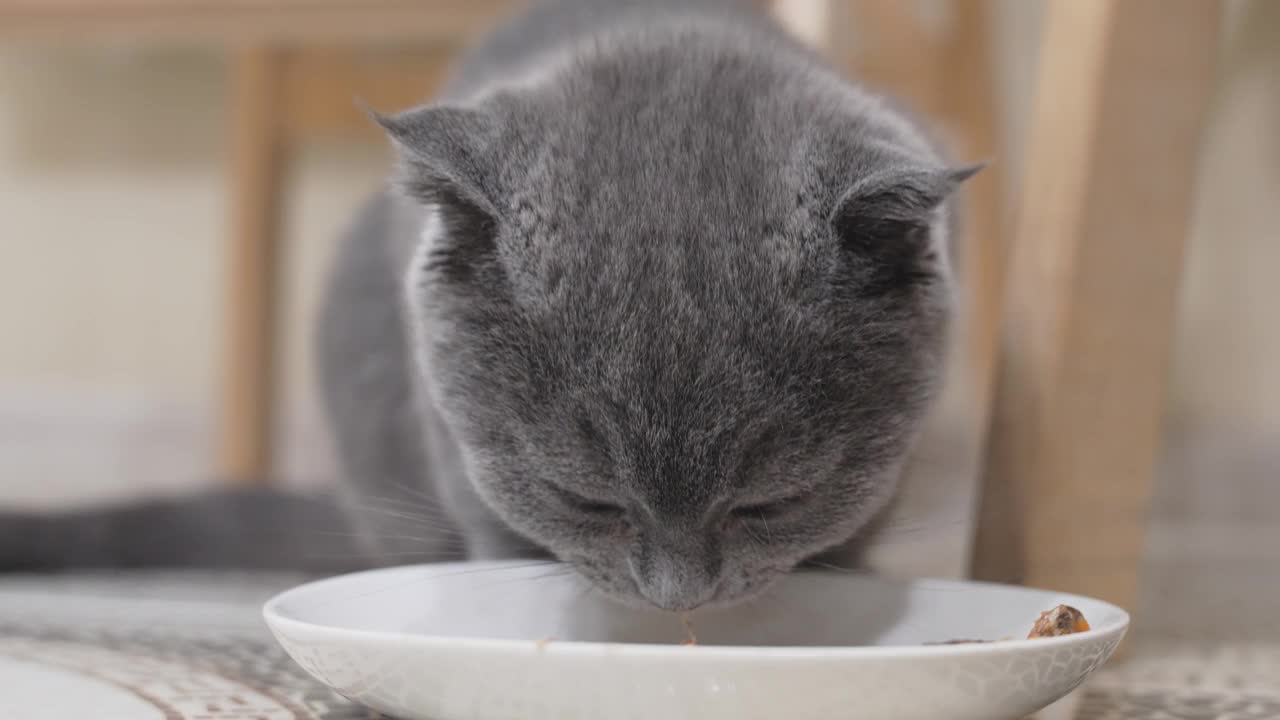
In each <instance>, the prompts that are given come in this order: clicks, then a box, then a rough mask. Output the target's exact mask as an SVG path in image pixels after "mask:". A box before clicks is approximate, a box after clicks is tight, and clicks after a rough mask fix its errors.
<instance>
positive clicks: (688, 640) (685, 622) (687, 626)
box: [680, 613, 698, 647]
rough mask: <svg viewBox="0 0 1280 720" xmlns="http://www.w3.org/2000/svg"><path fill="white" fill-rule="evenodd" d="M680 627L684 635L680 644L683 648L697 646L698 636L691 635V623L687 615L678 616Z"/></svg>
mask: <svg viewBox="0 0 1280 720" xmlns="http://www.w3.org/2000/svg"><path fill="white" fill-rule="evenodd" d="M680 625H681V627H683V628H684V634H685V639H684V642H682V643H680V644H681V645H684V646H685V647H692V646H694V645H697V644H698V636H697V635H695V634H694V633H693V621H692V620H691V619H689V616H688V615H685V614H684V613H681V614H680Z"/></svg>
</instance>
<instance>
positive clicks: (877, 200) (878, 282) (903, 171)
mask: <svg viewBox="0 0 1280 720" xmlns="http://www.w3.org/2000/svg"><path fill="white" fill-rule="evenodd" d="M983 167H984V165H970V166H966V167H960V168H921V167H903V168H893V169H889V170H883V171H879V172H876V173H873V174H871V175H869V176H867V177H866V178H863V179H862V180H860V181H858V182H857V183H856V184H855V185H854V186H853V187H852V188H850V189H849V190H848V191H846V192H845V194H844V195H843V196H841V197H840V199H839V201H837V202H836V205H835V211H834V212H833V213H832V216H831V226H832V229H833V230H834V231H835V234H836V238H837V240H838V241H839V243H840V245H841V247H842V249H843V250H844V251H845V252H846V253H847V254H848V256H849V257H850V258H851V259H852V260H853V261H854V262H855V263H856V264H857V265H858V266H859V267H860V269H862V270H864V271H865V272H866V275H867V277H866V280H867V283H866V287H865V288H864V289H865V290H866V291H867V292H869V293H873V294H880V293H883V292H887V291H890V290H892V289H895V288H903V287H908V286H910V285H914V284H917V283H920V282H922V281H928V280H930V279H932V278H933V277H935V276H936V273H937V270H938V268H939V266H940V261H941V253H943V252H945V249H943V248H939V247H935V246H934V244H935V242H936V240H937V239H936V238H935V237H934V235H933V232H932V226H933V225H934V222H935V219H936V215H937V212H936V211H937V210H938V208H939V207H940V206H941V205H942V203H943V202H944V201H945V200H946V199H947V198H948V197H949V196H950V195H951V194H952V193H954V192H955V191H956V189H957V188H959V187H960V185H961V184H962V183H963V182H964V181H965V180H968V179H969V178H971V177H973V176H974V175H976V174H977V173H978V171H980V170H982V168H983Z"/></svg>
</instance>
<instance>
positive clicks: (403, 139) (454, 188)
mask: <svg viewBox="0 0 1280 720" xmlns="http://www.w3.org/2000/svg"><path fill="white" fill-rule="evenodd" d="M369 114H370V116H371V117H372V118H373V119H374V121H375V122H377V123H378V124H379V125H381V126H382V128H383V130H385V131H386V132H387V136H388V137H390V138H391V141H392V144H393V145H394V146H395V148H396V151H397V154H398V156H399V159H400V173H399V176H398V177H397V184H398V185H399V187H400V189H401V191H402V192H404V193H405V194H406V195H408V196H410V197H412V198H413V199H415V200H418V201H419V202H423V203H427V204H431V205H444V206H451V205H457V204H465V205H467V206H469V209H471V210H474V211H479V212H482V213H484V214H486V215H490V216H492V215H493V213H494V206H493V202H492V198H493V197H495V196H496V195H495V193H496V192H497V189H496V188H495V187H494V184H495V181H496V178H497V172H496V167H495V164H494V161H493V155H494V152H493V149H494V145H495V143H496V142H497V139H498V137H499V136H500V134H501V127H500V124H499V122H498V119H497V118H496V117H494V116H493V114H492V113H491V112H489V111H487V110H485V109H483V108H471V107H455V106H449V105H425V106H422V107H419V108H414V109H412V110H406V111H404V112H401V113H397V114H395V115H382V114H379V113H376V112H373V111H369Z"/></svg>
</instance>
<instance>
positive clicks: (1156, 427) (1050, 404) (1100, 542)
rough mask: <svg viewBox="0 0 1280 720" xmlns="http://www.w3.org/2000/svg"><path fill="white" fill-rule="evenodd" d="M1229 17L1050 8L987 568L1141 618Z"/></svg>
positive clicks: (1154, 9)
mask: <svg viewBox="0 0 1280 720" xmlns="http://www.w3.org/2000/svg"><path fill="white" fill-rule="evenodd" d="M1221 15H1222V6H1221V4H1220V3H1219V2H1217V1H1215V0H1125V1H1124V2H1115V1H1114V0H1050V3H1049V14H1048V25H1047V32H1046V37H1045V40H1044V44H1043V46H1042V47H1043V48H1044V49H1043V56H1042V58H1041V67H1040V81H1039V86H1038V87H1039V92H1038V95H1039V96H1038V98H1037V100H1036V105H1035V109H1034V114H1033V118H1032V123H1031V129H1030V141H1029V142H1030V146H1029V149H1028V154H1027V163H1028V169H1027V172H1026V175H1025V189H1024V192H1023V197H1022V203H1023V204H1022V209H1021V213H1020V217H1019V221H1018V224H1017V229H1016V233H1015V234H1014V236H1013V244H1012V246H1011V248H1010V250H1011V256H1010V260H1009V273H1008V277H1007V282H1006V287H1007V293H1006V300H1005V303H1004V306H1005V315H1004V324H1003V328H1002V336H1003V341H1002V343H1001V349H1000V353H999V358H998V370H997V380H996V389H995V397H994V412H993V424H992V428H991V433H990V436H989V441H988V457H987V469H986V478H985V483H986V487H985V495H984V497H983V501H982V507H981V512H980V523H979V530H978V537H977V543H976V548H975V550H976V554H975V561H974V573H975V575H977V576H978V577H980V578H984V579H994V580H1002V581H1021V582H1025V583H1027V584H1030V585H1036V586H1043V587H1048V588H1054V589H1061V590H1068V591H1073V592H1079V593H1084V594H1088V595H1094V596H1097V597H1101V598H1105V599H1107V600H1111V601H1114V602H1116V603H1119V604H1121V605H1124V606H1128V607H1132V606H1133V605H1134V600H1135V596H1136V592H1137V570H1138V563H1139V560H1140V555H1141V551H1142V544H1143V543H1142V541H1143V536H1144V533H1145V529H1146V527H1145V525H1146V523H1145V518H1146V513H1147V506H1148V500H1149V495H1150V488H1151V480H1152V475H1153V473H1154V468H1155V462H1156V457H1157V453H1158V451H1159V448H1160V435H1161V421H1162V414H1163V408H1164V401H1165V395H1166V393H1167V387H1166V379H1167V377H1168V367H1169V351H1170V344H1171V342H1170V341H1171V335H1172V331H1173V326H1174V310H1175V301H1176V291H1177V287H1178V281H1179V277H1180V274H1181V271H1182V263H1183V248H1184V242H1185V238H1186V236H1187V232H1188V227H1189V215H1190V211H1191V206H1192V204H1193V202H1194V192H1193V190H1194V186H1195V178H1196V166H1197V156H1198V152H1199V147H1200V135H1201V126H1202V124H1203V122H1204V119H1205V117H1206V109H1207V106H1208V104H1209V100H1210V97H1211V90H1212V84H1213V79H1214V71H1215V61H1216V56H1217V53H1216V50H1217V47H1218V44H1219V27H1220V22H1221Z"/></svg>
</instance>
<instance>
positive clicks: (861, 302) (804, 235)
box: [319, 0, 971, 609]
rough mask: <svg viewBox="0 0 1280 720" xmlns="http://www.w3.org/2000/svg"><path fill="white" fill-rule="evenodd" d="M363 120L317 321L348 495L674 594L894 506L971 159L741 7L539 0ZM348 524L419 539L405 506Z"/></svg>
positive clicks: (925, 395) (601, 583) (684, 602)
mask: <svg viewBox="0 0 1280 720" xmlns="http://www.w3.org/2000/svg"><path fill="white" fill-rule="evenodd" d="M378 119H379V121H380V122H381V123H382V124H383V126H384V127H385V128H386V129H387V131H388V134H389V135H390V137H391V138H392V140H393V142H394V143H395V145H396V147H397V149H398V151H399V155H400V169H399V172H398V175H397V183H396V184H397V192H396V193H395V194H382V195H379V196H378V197H376V198H375V199H374V200H373V201H372V202H371V204H370V205H369V207H368V208H367V209H366V211H365V212H364V213H363V214H362V216H361V217H360V218H359V220H358V222H357V223H356V225H355V226H354V227H353V228H352V231H351V232H350V233H349V234H348V236H347V237H346V238H345V239H344V241H343V244H342V248H341V249H340V251H339V253H338V259H337V262H336V263H335V266H334V273H333V277H332V281H331V284H330V288H329V293H328V296H327V298H326V301H325V306H324V310H323V312H322V318H321V326H320V333H319V351H320V353H319V354H320V376H321V377H320V380H321V385H322V388H323V390H324V398H325V401H326V404H327V407H328V414H329V417H330V420H331V426H332V430H333V434H334V437H335V441H336V444H337V446H338V448H339V452H340V456H341V460H342V463H343V467H344V470H345V473H346V476H347V480H348V489H349V492H350V493H351V494H352V496H353V497H356V498H365V497H371V496H377V497H386V498H391V499H393V500H396V501H400V502H405V503H410V502H420V501H422V499H423V498H424V497H425V498H427V499H428V501H429V502H431V503H433V504H437V505H439V506H440V507H441V508H442V510H443V515H441V516H439V517H435V518H434V519H433V521H432V528H431V530H432V532H435V533H438V535H436V536H434V537H452V536H453V535H454V534H461V536H462V538H463V539H464V540H465V544H466V551H467V554H468V555H470V556H472V557H477V558H490V557H511V556H526V555H530V554H539V553H550V554H552V555H554V556H556V557H558V558H560V559H562V560H564V561H567V562H570V563H572V564H573V565H574V566H576V568H577V569H578V570H579V571H580V572H581V574H582V575H584V576H585V577H587V578H588V579H589V580H591V581H592V582H593V583H594V584H595V585H596V586H597V587H599V588H600V589H602V590H604V591H605V592H607V593H609V594H611V595H613V596H615V597H618V598H620V599H623V600H625V601H632V602H644V603H651V604H654V605H657V606H660V607H664V608H668V609H689V608H692V607H696V606H699V605H703V604H708V603H713V604H714V603H727V602H733V601H737V600H741V599H743V598H746V597H750V596H751V595H753V594H754V593H756V592H758V591H759V590H761V589H762V588H764V587H765V586H767V585H768V583H769V582H770V581H771V580H773V579H775V578H776V577H778V576H779V575H780V574H781V573H784V572H786V571H788V570H790V569H791V568H793V567H794V566H795V565H796V564H798V563H800V562H802V561H804V560H805V559H806V558H810V557H813V556H815V555H817V554H819V553H822V552H824V551H827V550H830V549H831V548H833V547H836V546H840V545H841V544H843V543H846V542H847V541H849V539H850V538H851V537H853V536H854V535H855V534H856V533H857V532H858V531H859V530H860V529H862V528H864V527H865V526H866V525H867V524H868V523H869V522H870V520H871V519H872V518H873V517H874V516H875V515H876V513H877V512H878V511H880V510H881V509H882V508H883V507H884V506H885V504H886V503H887V502H888V501H889V499H890V498H891V496H892V494H893V490H894V487H895V484H896V480H897V476H898V474H899V473H900V471H901V469H902V467H903V465H904V463H905V461H906V459H907V457H908V454H909V452H910V450H911V447H912V443H913V441H914V439H915V437H916V435H917V433H918V432H919V429H920V426H921V422H922V420H923V417H924V415H925V414H926V412H927V411H928V408H929V405H930V403H931V401H932V399H933V397H934V395H935V393H936V390H937V385H938V380H939V376H940V374H941V367H942V363H943V359H944V354H945V350H944V348H945V345H946V334H947V329H948V326H949V322H950V316H951V306H952V297H951V296H952V278H951V270H950V267H949V265H950V263H949V259H948V258H949V254H948V252H949V251H948V238H947V237H946V229H947V227H948V224H949V223H948V212H949V210H948V208H947V203H946V198H947V197H948V196H949V195H950V193H951V192H952V191H953V190H954V189H955V187H956V186H957V185H958V184H959V183H960V182H961V181H963V179H964V178H965V177H966V176H967V175H966V173H968V172H971V171H954V170H951V169H949V168H948V167H947V165H946V164H945V163H944V162H943V160H942V159H941V158H940V156H939V155H938V154H937V153H936V151H935V150H934V149H933V146H932V145H931V144H930V143H929V142H928V141H927V140H926V139H925V137H924V136H923V134H922V133H921V132H919V131H918V130H917V129H916V127H915V126H914V125H913V124H912V123H911V122H910V121H908V120H907V119H906V118H905V117H904V116H902V115H901V114H899V113H897V112H895V111H893V110H891V109H890V108H888V107H887V106H886V105H885V104H883V102H882V101H880V100H879V99H877V98H875V97H873V96H871V95H869V94H867V93H865V92H863V91H861V90H860V89H858V88H857V87H855V86H852V85H850V84H849V83H847V82H846V81H845V80H843V79H842V78H841V77H840V76H839V75H838V74H837V73H836V72H835V71H833V70H832V69H830V68H829V67H828V66H826V65H825V64H823V62H822V61H821V60H820V59H819V58H817V57H816V56H815V55H814V54H813V53H812V52H810V51H809V50H807V49H805V48H803V47H801V46H800V45H799V44H798V43H796V42H795V41H793V40H792V39H791V38H789V37H788V36H787V35H785V34H784V33H783V32H782V31H781V30H780V29H778V28H776V27H774V26H773V25H772V24H771V23H770V22H769V21H768V20H767V19H766V18H765V17H764V16H763V15H761V14H759V13H758V12H757V11H756V10H755V9H754V8H753V7H751V6H749V5H748V4H747V3H744V2H734V1H732V0H721V1H715V0H704V1H703V2H694V3H689V2H675V1H674V0H672V1H669V2H643V1H642V0H632V1H630V2H625V1H623V0H611V1H609V2H602V1H601V0H555V1H552V2H542V3H536V4H535V5H534V7H533V8H532V9H531V10H530V11H529V12H527V13H526V14H523V15H521V16H519V17H517V18H515V19H513V20H512V21H510V22H509V23H508V24H507V25H505V26H504V27H502V28H500V29H499V30H497V31H496V32H495V33H494V34H493V35H492V36H491V37H490V38H489V39H488V40H487V41H485V42H482V43H481V44H480V45H479V46H477V47H476V48H475V49H474V50H473V51H472V52H471V53H470V54H468V55H467V56H466V57H465V58H464V59H463V61H462V62H461V64H460V66H459V67H458V69H457V72H456V74H455V76H454V80H453V81H452V82H451V83H450V85H449V87H448V88H447V90H446V92H445V93H444V95H443V96H442V98H441V99H440V100H439V101H438V102H437V103H435V104H432V105H427V106H423V107H421V108H417V109H414V110H410V111H407V112H404V113H401V114H398V115H394V116H390V117H380V118H378ZM359 527H360V530H361V534H362V536H363V537H364V538H366V540H367V545H366V549H367V550H368V551H369V552H371V553H373V552H376V551H383V552H384V553H385V551H388V550H396V551H400V550H403V549H405V548H406V547H408V548H410V549H412V548H419V549H422V547H421V541H420V540H412V541H410V540H405V539H404V538H410V537H416V538H421V537H422V529H421V528H420V527H419V526H418V523H416V522H415V521H413V520H412V519H392V520H382V521H377V522H362V523H360V524H359ZM396 538H401V539H400V540H396ZM451 547H453V546H452V545H449V544H448V543H442V544H441V545H440V547H438V548H428V551H431V552H440V553H444V552H446V551H447V550H448V549H449V548H451Z"/></svg>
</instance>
